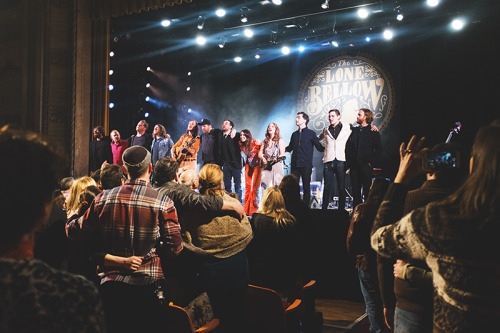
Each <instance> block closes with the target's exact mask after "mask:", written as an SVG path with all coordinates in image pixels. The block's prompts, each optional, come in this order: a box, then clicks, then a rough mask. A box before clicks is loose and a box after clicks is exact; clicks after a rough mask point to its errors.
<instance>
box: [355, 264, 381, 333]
mask: <svg viewBox="0 0 500 333" xmlns="http://www.w3.org/2000/svg"><path fill="white" fill-rule="evenodd" d="M358 276H359V285H360V287H361V293H362V294H363V298H364V299H365V305H366V315H367V316H368V320H369V321H370V332H371V333H382V331H383V329H384V326H385V321H384V306H383V304H382V298H381V297H380V289H379V287H378V277H377V271H376V269H375V270H373V271H370V270H367V271H364V270H362V269H361V268H359V267H358Z"/></svg>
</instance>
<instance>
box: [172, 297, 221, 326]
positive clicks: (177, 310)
mask: <svg viewBox="0 0 500 333" xmlns="http://www.w3.org/2000/svg"><path fill="white" fill-rule="evenodd" d="M164 318H165V328H166V331H167V332H175V333H195V332H199V333H201V332H210V331H212V330H214V329H215V328H216V327H217V326H219V319H212V321H210V322H209V323H207V324H205V325H204V326H202V327H200V328H199V329H197V330H195V329H194V326H193V323H192V322H191V318H190V317H189V314H188V313H187V311H186V310H184V309H183V308H181V307H180V306H177V305H174V304H172V303H170V304H169V305H168V308H166V315H165V316H164Z"/></svg>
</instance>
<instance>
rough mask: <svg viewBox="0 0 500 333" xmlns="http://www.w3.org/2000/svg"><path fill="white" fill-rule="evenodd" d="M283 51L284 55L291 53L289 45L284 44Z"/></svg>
mask: <svg viewBox="0 0 500 333" xmlns="http://www.w3.org/2000/svg"><path fill="white" fill-rule="evenodd" d="M281 53H283V54H284V55H287V54H290V48H289V47H288V46H283V47H282V48H281Z"/></svg>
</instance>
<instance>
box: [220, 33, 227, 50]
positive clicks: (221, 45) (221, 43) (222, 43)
mask: <svg viewBox="0 0 500 333" xmlns="http://www.w3.org/2000/svg"><path fill="white" fill-rule="evenodd" d="M226 41H227V38H226V37H224V36H221V37H219V47H220V48H221V49H223V48H224V46H225V45H226Z"/></svg>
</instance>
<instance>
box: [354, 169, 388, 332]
mask: <svg viewBox="0 0 500 333" xmlns="http://www.w3.org/2000/svg"><path fill="white" fill-rule="evenodd" d="M388 186H389V181H388V180H386V179H385V178H376V179H375V180H374V182H373V184H372V186H371V188H370V192H369V194H368V198H367V199H366V201H365V202H364V203H362V204H359V205H357V206H356V207H355V208H354V211H353V213H352V218H351V224H350V226H349V231H348V233H347V251H348V252H349V254H350V255H352V256H356V267H357V269H358V276H359V285H360V287H361V293H362V294H363V298H364V300H365V305H366V314H367V315H368V319H369V321H370V332H377V333H382V332H383V330H384V326H385V325H384V308H383V304H382V299H381V297H380V289H379V285H378V278H377V253H376V252H375V251H373V250H372V248H371V247H370V232H371V229H372V227H373V220H374V219H375V215H376V214H377V210H378V208H379V206H380V204H381V203H382V199H383V198H384V194H385V192H386V191H387V187H388Z"/></svg>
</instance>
